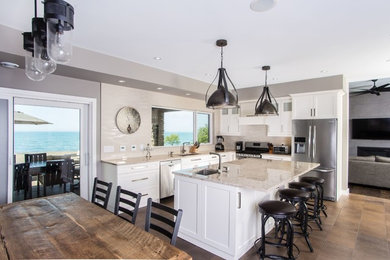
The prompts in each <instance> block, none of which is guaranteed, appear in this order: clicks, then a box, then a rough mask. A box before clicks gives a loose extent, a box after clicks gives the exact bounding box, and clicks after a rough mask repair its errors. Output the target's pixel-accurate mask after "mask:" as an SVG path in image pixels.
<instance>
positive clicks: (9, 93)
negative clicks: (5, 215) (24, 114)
mask: <svg viewBox="0 0 390 260" xmlns="http://www.w3.org/2000/svg"><path fill="white" fill-rule="evenodd" d="M0 98H4V99H7V100H8V101H9V102H8V108H9V109H8V118H9V119H8V122H9V123H8V156H9V160H8V162H9V163H8V192H7V202H8V203H11V202H12V197H13V192H12V190H13V170H12V169H13V164H14V162H13V154H14V149H13V124H11V123H10V122H13V111H14V99H20V100H24V101H26V102H31V103H35V102H36V101H32V100H33V99H36V100H41V101H45V103H47V104H49V106H50V101H57V102H66V103H72V105H70V104H69V107H75V106H74V105H75V104H84V105H87V110H88V111H87V113H88V118H89V121H88V126H87V127H88V129H87V137H86V138H88V143H89V147H88V148H89V151H90V153H89V154H86V155H84V156H87V157H86V158H88V165H89V167H88V177H89V180H88V185H87V187H88V188H87V192H88V194H85V193H84V194H83V195H82V194H80V195H82V196H81V197H83V198H84V199H88V200H89V199H90V196H91V192H90V191H92V185H93V179H94V177H95V176H96V175H97V173H96V168H97V167H96V164H97V161H96V147H97V146H96V122H97V114H96V113H97V101H96V99H95V98H87V97H78V96H70V95H62V94H52V93H46V92H37V91H29V90H20V89H11V88H3V87H0ZM26 99H28V100H26ZM76 106H77V105H76ZM10 155H11V156H10Z"/></svg>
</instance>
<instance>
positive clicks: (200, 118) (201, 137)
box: [152, 107, 211, 146]
mask: <svg viewBox="0 0 390 260" xmlns="http://www.w3.org/2000/svg"><path fill="white" fill-rule="evenodd" d="M210 118H211V115H210V114H208V113H204V112H195V111H188V110H176V109H169V108H159V107H152V133H153V145H154V146H173V145H181V144H182V143H184V142H189V143H194V142H196V141H198V142H199V143H210V142H211V141H210V121H211V120H210Z"/></svg>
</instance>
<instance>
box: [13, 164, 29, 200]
mask: <svg viewBox="0 0 390 260" xmlns="http://www.w3.org/2000/svg"><path fill="white" fill-rule="evenodd" d="M29 168H30V164H29V163H18V164H15V165H14V190H15V191H17V192H19V191H20V190H23V191H24V199H25V200H26V199H31V198H32V187H31V182H32V179H31V175H30V174H29Z"/></svg>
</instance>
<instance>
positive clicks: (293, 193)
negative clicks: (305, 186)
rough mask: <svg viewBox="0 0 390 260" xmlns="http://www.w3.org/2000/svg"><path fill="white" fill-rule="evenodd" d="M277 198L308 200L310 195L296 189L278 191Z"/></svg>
mask: <svg viewBox="0 0 390 260" xmlns="http://www.w3.org/2000/svg"><path fill="white" fill-rule="evenodd" d="M279 196H280V197H281V198H282V199H288V200H301V199H303V200H307V199H309V198H310V193H309V192H306V191H303V190H297V189H281V190H279Z"/></svg>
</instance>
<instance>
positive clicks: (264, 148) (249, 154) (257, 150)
mask: <svg viewBox="0 0 390 260" xmlns="http://www.w3.org/2000/svg"><path fill="white" fill-rule="evenodd" d="M268 152H269V148H268V143H265V142H245V149H244V150H242V151H236V156H237V158H238V159H242V158H258V159H261V154H262V153H268Z"/></svg>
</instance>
